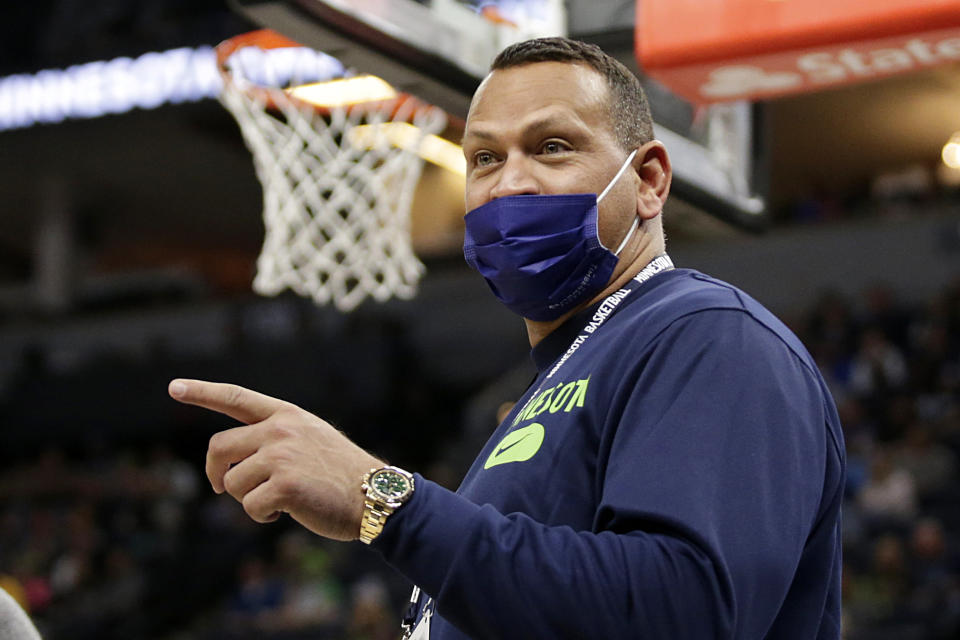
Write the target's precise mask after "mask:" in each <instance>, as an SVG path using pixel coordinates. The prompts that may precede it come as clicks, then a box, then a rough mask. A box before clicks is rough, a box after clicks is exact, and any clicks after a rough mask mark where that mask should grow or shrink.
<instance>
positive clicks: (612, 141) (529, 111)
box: [463, 62, 639, 247]
mask: <svg viewBox="0 0 960 640" xmlns="http://www.w3.org/2000/svg"><path fill="white" fill-rule="evenodd" d="M610 99H611V97H610V91H609V89H608V87H607V84H606V82H605V80H604V78H603V77H602V76H601V75H600V74H599V73H597V72H596V71H594V70H593V69H592V68H590V67H589V66H586V65H583V64H571V63H565V62H535V63H531V64H526V65H522V66H519V67H511V68H508V69H500V70H497V71H494V72H492V73H491V74H490V75H489V76H487V78H486V80H484V82H483V84H481V85H480V88H479V89H478V90H477V93H476V94H475V96H474V99H473V103H472V104H471V106H470V112H469V114H468V115H467V125H466V130H465V132H464V137H463V152H464V155H465V156H466V159H467V180H466V208H467V211H471V210H473V209H475V208H477V207H479V206H480V205H483V204H486V203H487V202H490V201H491V200H494V199H496V198H501V197H503V196H508V195H525V194H558V193H600V192H601V191H603V189H604V188H605V187H606V186H607V184H608V183H609V182H610V180H611V179H612V178H613V177H614V175H616V173H617V170H618V169H619V168H620V166H621V165H622V164H623V161H624V160H625V159H626V156H627V153H628V152H625V151H624V150H623V149H622V148H621V147H620V145H619V144H617V141H616V138H615V137H614V134H613V131H612V127H611V123H610V116H609V113H610V111H609V100H610ZM638 181H639V177H638V176H637V174H636V172H633V171H628V172H627V173H626V174H625V175H624V176H623V177H622V178H621V179H620V181H619V182H618V183H617V184H616V186H614V188H613V189H612V190H611V191H610V193H609V194H607V196H606V198H604V200H603V202H602V203H601V205H600V220H599V227H600V229H599V232H600V240H601V241H602V242H603V243H604V245H606V246H607V247H610V246H616V245H617V243H618V241H619V240H620V239H621V238H623V236H624V235H625V234H626V232H627V229H628V228H629V227H630V225H631V224H632V223H633V218H634V216H635V215H636V213H637V197H636V194H637V185H638Z"/></svg>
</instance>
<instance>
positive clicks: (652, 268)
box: [520, 254, 673, 413]
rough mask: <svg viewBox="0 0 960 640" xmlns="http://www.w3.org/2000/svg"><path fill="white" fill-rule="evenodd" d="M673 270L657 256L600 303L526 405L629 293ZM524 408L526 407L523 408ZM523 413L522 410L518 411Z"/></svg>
mask: <svg viewBox="0 0 960 640" xmlns="http://www.w3.org/2000/svg"><path fill="white" fill-rule="evenodd" d="M671 269H673V260H671V259H670V256H668V255H667V254H663V255H662V256H657V257H656V258H654V259H653V260H651V261H650V264H648V265H647V266H645V267H644V268H643V269H642V270H641V271H640V273H638V274H637V275H635V276H633V278H632V279H631V280H630V282H629V283H627V285H626V286H625V287H623V288H622V289H620V290H618V291H616V292H614V293H611V294H610V295H609V296H607V297H606V299H605V300H604V301H603V302H601V303H600V306H599V307H597V310H596V311H595V312H594V313H593V316H592V317H591V318H590V321H589V322H588V323H587V324H585V325H584V326H583V329H581V331H580V333H579V334H578V335H577V337H576V338H574V339H573V342H571V343H570V346H569V347H567V351H566V353H564V354H563V355H562V356H560V359H559V360H557V363H556V364H555V365H553V368H552V369H550V372H549V373H548V374H547V376H546V377H545V378H544V379H543V382H541V383H540V386H539V387H537V390H536V391H535V392H534V393H533V395H531V396H530V397H529V398H528V399H527V404H529V403H530V402H531V401H532V400H533V399H534V398H536V397H537V396H538V395H540V391H541V390H542V389H543V385H544V384H545V383H546V382H547V380H549V379H550V378H552V377H553V376H554V374H556V373H557V371H559V370H560V367H562V366H563V365H564V363H566V361H567V360H569V359H570V357H571V356H572V355H573V354H574V353H575V352H576V351H577V350H578V349H579V348H580V347H581V346H583V343H584V342H586V341H587V340H589V339H590V337H591V336H593V334H595V333H596V332H597V329H599V328H600V326H601V325H602V324H603V323H604V322H606V321H607V318H609V317H610V316H612V315H613V312H614V311H615V310H616V308H617V307H618V306H619V305H620V303H621V302H623V301H624V300H625V299H626V298H627V297H628V296H629V295H630V294H631V293H633V292H634V291H635V290H636V288H639V286H640V285H642V284H643V283H644V282H646V281H647V280H649V279H650V278H652V277H653V276H655V275H657V274H658V273H663V272H664V271H670V270H671ZM524 408H526V406H524ZM520 412H521V413H522V412H523V409H521V410H520Z"/></svg>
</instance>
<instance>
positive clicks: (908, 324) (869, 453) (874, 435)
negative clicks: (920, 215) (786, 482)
mask: <svg viewBox="0 0 960 640" xmlns="http://www.w3.org/2000/svg"><path fill="white" fill-rule="evenodd" d="M855 302H856V303H857V304H855ZM794 324H795V325H796V326H795V327H794V329H795V330H796V331H797V333H798V335H799V336H800V337H801V338H802V339H803V340H804V342H805V344H806V345H807V347H808V349H809V350H810V351H811V353H812V354H813V356H814V358H815V359H816V361H817V363H818V364H819V366H820V369H821V371H822V372H823V374H824V376H825V377H826V379H827V382H828V384H829V385H830V386H831V388H832V392H833V394H834V398H835V400H836V401H837V406H838V409H839V412H840V418H841V422H842V424H843V427H844V433H845V437H846V446H847V456H848V457H847V488H846V502H845V508H844V583H843V586H844V617H845V629H846V635H847V637H848V638H850V639H856V640H860V639H867V638H869V639H871V640H883V639H885V638H890V639H893V638H896V639H898V640H913V639H917V640H919V639H924V640H926V639H931V640H932V639H941V638H943V639H947V638H957V637H960V547H958V543H960V483H958V475H957V471H958V455H960V281H957V282H955V283H953V284H952V285H951V286H948V287H946V288H945V289H944V290H943V291H941V292H940V293H939V294H938V295H937V296H935V297H934V299H932V300H929V301H927V303H926V304H925V305H922V306H919V307H913V306H909V305H905V304H902V303H900V302H899V301H898V300H897V298H896V296H895V295H894V294H893V292H892V291H891V290H890V289H889V288H886V287H883V286H877V287H875V288H873V289H871V290H869V291H867V292H866V293H865V295H864V296H863V299H862V300H860V301H851V300H848V299H845V298H844V297H843V296H840V295H837V294H834V293H826V294H824V295H823V296H822V297H821V298H820V299H819V301H818V302H817V304H816V305H815V306H814V308H813V309H811V311H810V312H809V313H808V314H806V315H805V316H803V317H801V318H797V319H796V320H795V321H794Z"/></svg>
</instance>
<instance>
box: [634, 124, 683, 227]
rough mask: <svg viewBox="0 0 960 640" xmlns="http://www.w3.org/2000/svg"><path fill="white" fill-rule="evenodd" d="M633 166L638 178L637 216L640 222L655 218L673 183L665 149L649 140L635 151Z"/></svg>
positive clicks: (661, 208) (658, 142)
mask: <svg viewBox="0 0 960 640" xmlns="http://www.w3.org/2000/svg"><path fill="white" fill-rule="evenodd" d="M633 166H634V170H635V171H636V172H637V175H638V176H640V181H639V182H638V183H637V189H638V192H639V193H638V196H639V197H638V198H637V215H638V216H640V219H641V220H650V219H652V218H656V217H657V216H658V215H660V213H661V212H662V211H663V205H664V203H666V201H667V196H668V195H669V194H670V183H671V182H672V181H673V168H672V167H671V166H670V156H669V155H667V148H666V147H664V146H663V143H662V142H660V141H659V140H651V141H650V142H648V143H646V144H644V145H642V146H641V147H640V148H639V149H638V150H637V155H636V157H634V159H633Z"/></svg>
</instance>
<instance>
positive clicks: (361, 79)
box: [287, 75, 397, 107]
mask: <svg viewBox="0 0 960 640" xmlns="http://www.w3.org/2000/svg"><path fill="white" fill-rule="evenodd" d="M287 93H288V94H290V95H291V96H293V97H294V98H297V99H299V100H303V101H304V102H309V103H310V104H313V105H317V106H318V107H342V106H345V105H348V104H356V103H359V102H371V101H374V100H392V99H393V98H396V97H397V92H396V91H395V90H394V88H393V87H391V86H390V85H389V84H388V83H387V82H386V81H385V80H383V79H382V78H378V77H377V76H373V75H360V76H354V77H352V78H340V79H337V80H329V81H327V82H315V83H312V84H304V85H300V86H298V87H293V88H292V89H288V90H287Z"/></svg>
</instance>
